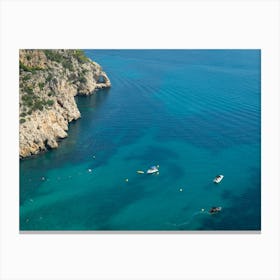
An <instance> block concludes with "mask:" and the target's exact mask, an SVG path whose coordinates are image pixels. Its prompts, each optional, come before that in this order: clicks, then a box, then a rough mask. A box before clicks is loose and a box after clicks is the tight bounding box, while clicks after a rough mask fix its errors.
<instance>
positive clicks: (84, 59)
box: [73, 50, 89, 63]
mask: <svg viewBox="0 0 280 280" xmlns="http://www.w3.org/2000/svg"><path fill="white" fill-rule="evenodd" d="M73 56H74V57H75V58H76V59H77V60H78V61H79V62H80V63H85V62H88V61H89V59H88V58H87V57H86V56H85V53H84V51H82V50H75V51H74V54H73Z"/></svg>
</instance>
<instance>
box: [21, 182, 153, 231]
mask: <svg viewBox="0 0 280 280" xmlns="http://www.w3.org/2000/svg"><path fill="white" fill-rule="evenodd" d="M146 197H149V190H148V189H146V188H143V185H140V184H137V183H136V184H133V187H132V186H129V184H127V185H125V184H120V185H118V186H116V187H115V188H111V189H102V187H100V189H98V190H97V191H93V192H89V193H86V194H83V195H78V196H76V197H75V198H71V199H67V200H64V201H63V202H57V203H53V204H51V205H49V206H48V207H43V208H41V209H40V211H39V212H38V213H32V214H31V216H30V215H29V217H28V219H29V222H28V223H26V217H22V218H21V221H20V222H21V225H20V228H21V230H50V229H51V230H56V229H59V230H63V229H65V230H114V229H116V230H120V228H112V224H111V221H112V219H113V218H114V217H115V216H117V215H118V214H119V213H120V212H121V211H122V210H124V209H125V208H126V207H128V206H129V205H131V204H133V203H135V202H136V201H138V200H141V199H145V198H146ZM70 205H71V207H70ZM53 209H55V211H53ZM57 213H60V214H59V215H57ZM37 216H38V217H37ZM39 216H40V217H41V218H42V217H43V219H42V220H40V221H39V222H38V219H39ZM123 230H125V228H124V229H123Z"/></svg>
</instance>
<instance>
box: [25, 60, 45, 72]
mask: <svg viewBox="0 0 280 280" xmlns="http://www.w3.org/2000/svg"><path fill="white" fill-rule="evenodd" d="M19 69H20V70H24V71H27V72H31V73H35V72H36V71H37V70H44V68H41V67H37V66H36V67H30V66H27V65H25V64H23V63H22V62H21V61H20V62H19Z"/></svg>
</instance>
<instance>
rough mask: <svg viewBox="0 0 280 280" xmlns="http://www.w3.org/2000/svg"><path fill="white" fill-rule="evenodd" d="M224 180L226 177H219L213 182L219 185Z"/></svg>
mask: <svg viewBox="0 0 280 280" xmlns="http://www.w3.org/2000/svg"><path fill="white" fill-rule="evenodd" d="M223 178H224V175H217V176H216V177H215V179H214V180H213V182H214V183H216V184H219V183H220V182H221V181H222V180H223Z"/></svg>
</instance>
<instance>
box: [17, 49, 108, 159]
mask: <svg viewBox="0 0 280 280" xmlns="http://www.w3.org/2000/svg"><path fill="white" fill-rule="evenodd" d="M19 67H20V69H19V92H20V95H19V102H20V104H19V123H20V124H19V156H20V158H25V157H29V156H31V155H35V154H38V153H40V152H42V151H46V150H47V149H49V148H57V147H58V141H59V140H60V139H62V138H65V137H67V130H68V123H69V122H71V121H73V120H76V119H78V118H80V117H81V114H80V111H79V109H78V107H77V104H76V102H75V99H74V97H75V96H76V95H90V94H92V93H94V92H95V91H96V90H98V89H100V88H106V87H110V86H111V82H110V80H109V78H108V77H107V75H106V73H105V72H104V71H103V70H102V68H101V66H100V65H99V64H97V63H96V62H93V61H91V60H90V59H89V58H87V57H86V56H85V55H84V53H83V51H80V50H20V51H19Z"/></svg>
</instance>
